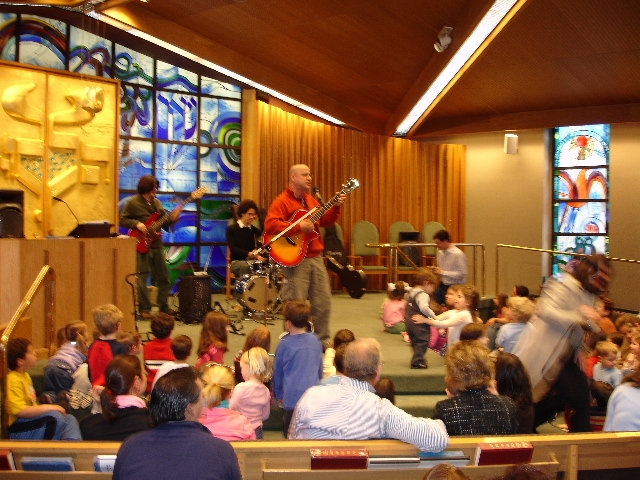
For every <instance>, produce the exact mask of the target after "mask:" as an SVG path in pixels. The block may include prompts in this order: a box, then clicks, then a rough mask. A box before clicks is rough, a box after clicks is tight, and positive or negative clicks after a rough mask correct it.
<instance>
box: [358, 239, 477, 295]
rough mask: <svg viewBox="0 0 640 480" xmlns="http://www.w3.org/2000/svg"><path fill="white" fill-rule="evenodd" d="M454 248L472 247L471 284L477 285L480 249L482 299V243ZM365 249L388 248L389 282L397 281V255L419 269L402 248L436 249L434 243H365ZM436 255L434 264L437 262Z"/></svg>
mask: <svg viewBox="0 0 640 480" xmlns="http://www.w3.org/2000/svg"><path fill="white" fill-rule="evenodd" d="M452 245H455V246H456V247H473V284H474V285H476V286H478V285H477V282H476V280H477V271H478V255H477V254H476V249H477V248H480V250H481V252H482V270H481V271H482V288H481V289H480V291H481V294H482V296H483V297H484V296H485V294H486V292H485V289H486V269H485V248H484V244H482V243H453V244H452ZM365 247H371V248H388V249H389V270H390V272H389V274H390V276H389V281H390V282H392V283H393V282H396V281H397V280H398V254H400V255H401V256H402V258H404V259H405V260H407V261H408V262H409V263H410V264H411V266H412V267H413V268H416V269H417V268H419V266H418V265H416V264H415V263H413V261H412V260H411V259H410V258H409V256H408V255H406V254H405V253H404V252H403V251H402V247H436V244H435V243H417V242H415V243H414V242H404V243H367V244H365ZM437 258H438V257H437V255H436V262H437V261H438V260H437Z"/></svg>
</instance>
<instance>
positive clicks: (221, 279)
mask: <svg viewBox="0 0 640 480" xmlns="http://www.w3.org/2000/svg"><path fill="white" fill-rule="evenodd" d="M205 265H208V268H207V273H209V276H210V277H211V281H212V288H213V290H214V291H220V290H222V289H223V288H224V286H225V278H226V275H227V247H226V246H222V245H213V246H210V247H209V246H201V247H200V267H201V268H204V267H205Z"/></svg>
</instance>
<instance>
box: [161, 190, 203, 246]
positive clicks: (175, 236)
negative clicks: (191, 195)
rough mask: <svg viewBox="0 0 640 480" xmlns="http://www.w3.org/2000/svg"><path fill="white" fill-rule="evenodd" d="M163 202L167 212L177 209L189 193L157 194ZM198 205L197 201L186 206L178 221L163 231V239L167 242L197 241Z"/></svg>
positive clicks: (168, 243)
mask: <svg viewBox="0 0 640 480" xmlns="http://www.w3.org/2000/svg"><path fill="white" fill-rule="evenodd" d="M156 197H157V198H158V200H160V201H161V202H162V206H163V208H164V209H165V211H167V212H171V211H173V210H175V209H176V208H177V207H178V206H179V205H180V203H181V202H182V201H184V200H185V199H186V198H187V195H166V194H158V195H157V196H156ZM197 214H198V212H197V206H196V204H195V203H188V204H186V205H185V206H184V209H183V210H182V213H181V214H180V218H179V219H178V221H177V222H176V223H175V224H174V225H171V226H170V227H169V228H168V229H167V230H166V231H164V232H163V237H162V241H163V242H164V243H165V244H167V245H170V244H174V243H195V242H196V240H197V235H198V229H197V227H196V224H197Z"/></svg>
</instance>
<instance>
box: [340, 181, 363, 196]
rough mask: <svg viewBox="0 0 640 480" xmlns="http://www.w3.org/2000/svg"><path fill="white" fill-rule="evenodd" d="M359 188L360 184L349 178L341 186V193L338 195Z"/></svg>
mask: <svg viewBox="0 0 640 480" xmlns="http://www.w3.org/2000/svg"><path fill="white" fill-rule="evenodd" d="M359 187H360V182H359V181H358V180H356V179H355V178H350V179H349V181H348V182H347V183H345V184H344V185H342V191H341V192H340V193H351V192H353V191H354V190H355V189H356V188H359Z"/></svg>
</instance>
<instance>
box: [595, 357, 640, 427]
mask: <svg viewBox="0 0 640 480" xmlns="http://www.w3.org/2000/svg"><path fill="white" fill-rule="evenodd" d="M639 403H640V370H634V371H633V372H631V373H630V374H629V375H627V376H625V377H624V378H623V379H622V383H621V384H620V385H618V386H617V387H616V388H615V390H614V391H613V394H612V395H611V397H609V403H608V404H607V419H606V420H605V422H604V428H603V431H605V432H622V431H627V432H637V431H640V410H639V409H638V404H639Z"/></svg>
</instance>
